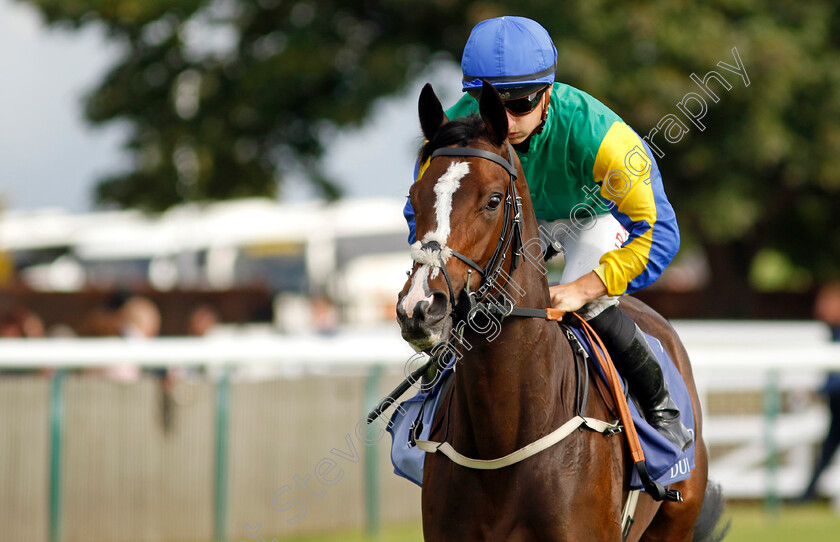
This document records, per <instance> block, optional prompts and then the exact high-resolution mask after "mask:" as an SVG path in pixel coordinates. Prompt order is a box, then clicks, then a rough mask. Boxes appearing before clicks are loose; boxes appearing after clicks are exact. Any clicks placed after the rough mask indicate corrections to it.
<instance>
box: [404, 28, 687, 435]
mask: <svg viewBox="0 0 840 542" xmlns="http://www.w3.org/2000/svg"><path fill="white" fill-rule="evenodd" d="M556 62H557V49H556V48H555V47H554V43H553V42H552V40H551V37H550V36H549V34H548V32H547V31H546V30H545V29H544V28H543V27H542V26H541V25H539V24H538V23H537V22H535V21H532V20H530V19H526V18H522V17H499V18H495V19H489V20H486V21H483V22H481V23H479V24H478V25H476V26H475V28H473V30H472V32H471V34H470V37H469V39H468V40H467V44H466V46H465V48H464V53H463V57H462V60H461V68H462V71H463V75H464V77H463V90H464V91H465V92H466V94H465V95H464V96H463V97H462V98H461V99H460V100H459V101H458V102H457V103H456V104H455V105H454V106H452V107H451V108H450V109H449V110H447V111H446V115H447V117H448V118H450V119H452V118H456V117H462V116H466V115H469V114H472V113H477V112H478V100H477V99H478V97H479V94H480V92H481V86H482V80H484V81H487V82H488V83H490V84H492V85H493V86H494V88H496V89H497V90H498V91H499V93H500V94H501V97H502V100H503V101H504V103H505V109H506V111H507V116H508V139H509V140H510V142H511V144H512V145H513V148H514V149H515V150H516V152H517V154H518V155H519V159H520V161H521V163H522V169H523V170H524V172H525V177H526V178H527V180H528V187H529V191H530V193H531V200H532V202H533V205H534V211H535V213H536V216H537V220H538V222H539V223H540V231H541V237H542V239H541V240H542V243H543V246H544V247H545V249H546V258H549V257H551V256H553V255H555V254H557V253H558V252H562V253H563V254H564V255H565V260H566V263H565V268H564V270H563V274H562V277H561V281H560V284H557V285H553V286H551V287H550V293H551V302H552V305H553V306H554V308H556V309H560V310H562V311H565V312H571V311H578V313H579V314H580V315H581V316H583V317H584V318H585V319H586V320H587V321H588V322H589V323H590V325H591V326H592V327H593V328H594V329H595V330H596V331H597V332H598V334H599V335H600V336H601V338H602V340H603V342H604V344H605V345H606V346H607V348H608V349H609V350H610V351H611V352H612V353H613V357H614V360H615V365H616V368H617V369H618V371H619V372H620V373H621V375H622V376H623V377H624V378H625V379H626V380H627V382H628V385H629V387H630V390H631V391H632V393H633V395H634V396H635V397H636V399H637V401H638V402H639V404H640V405H641V407H642V411H643V412H644V415H645V417H646V419H647V420H648V422H650V424H651V425H653V426H654V427H655V428H656V429H657V430H658V431H659V432H660V433H662V434H663V435H664V436H665V437H667V438H668V439H669V440H670V441H672V442H674V443H675V444H676V445H677V446H678V447H679V448H681V449H685V448H687V447H688V446H689V444H691V442H692V440H693V438H692V435H691V433H690V432H689V431H688V430H687V429H686V428H685V426H684V425H683V424H682V422H681V421H680V413H679V410H678V408H677V406H676V405H675V404H674V401H673V400H672V399H671V396H670V394H669V393H668V388H667V386H666V384H665V379H664V377H663V374H662V369H661V367H660V366H659V363H658V362H657V360H656V357H655V355H654V354H653V352H652V351H651V349H650V346H649V345H648V343H647V341H646V340H645V338H644V336H643V335H642V332H641V330H640V329H639V328H638V326H637V325H636V324H635V322H633V320H631V319H630V317H629V316H627V315H625V314H624V313H623V312H621V311H620V310H618V303H619V297H620V296H622V295H624V294H628V293H632V292H634V291H636V290H640V289H642V288H644V287H646V286H648V285H650V284H651V283H652V282H653V281H655V280H656V279H657V278H658V277H659V275H660V274H661V273H662V271H663V270H664V269H665V267H667V265H668V264H669V263H670V262H671V259H672V258H673V257H674V254H676V252H677V250H678V249H679V244H680V234H679V228H678V227H677V220H676V217H675V215H674V209H673V208H672V207H671V204H670V203H669V202H668V199H667V197H666V196H665V191H664V188H663V185H662V177H661V176H660V174H659V170H658V168H657V165H656V161H655V160H654V157H653V153H652V152H651V151H650V148H649V147H648V145H647V144H646V143H645V142H644V141H643V140H642V139H641V138H640V137H639V136H638V135H637V134H636V132H634V131H633V129H632V128H630V127H629V126H628V125H627V124H625V123H624V121H622V120H621V118H620V117H619V116H618V115H616V114H615V113H614V112H613V111H611V110H610V109H609V108H608V107H607V106H605V105H604V104H602V103H601V102H599V101H598V100H596V99H595V98H593V97H592V96H590V95H589V94H587V93H585V92H583V91H581V90H578V89H576V88H573V87H571V86H569V85H565V84H563V83H557V82H555V81H554V72H555V65H556ZM426 165H428V164H423V165H422V166H421V165H420V164H418V169H417V171H416V172H415V173H416V178H419V177H420V175H421V174H422V172H423V171H424V170H425V166H426ZM404 214H405V216H406V220H407V221H408V223H409V228H410V230H411V233H410V235H409V242H411V243H414V241H415V231H414V210H413V209H412V208H411V202H410V201H409V202H408V203H406V206H405V211H404Z"/></svg>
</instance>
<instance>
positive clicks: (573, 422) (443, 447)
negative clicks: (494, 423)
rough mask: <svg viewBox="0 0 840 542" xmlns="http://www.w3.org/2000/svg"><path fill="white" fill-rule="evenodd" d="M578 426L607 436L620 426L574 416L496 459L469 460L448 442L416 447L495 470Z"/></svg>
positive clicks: (459, 462)
mask: <svg viewBox="0 0 840 542" xmlns="http://www.w3.org/2000/svg"><path fill="white" fill-rule="evenodd" d="M580 426H584V427H587V428H588V429H592V430H593V431H597V432H599V433H606V434H608V435H612V434H614V433H618V432H619V431H620V430H621V424H620V422H618V421H615V422H612V423H608V422H605V421H602V420H596V419H595V418H586V417H584V416H575V417H574V418H572V419H570V420H569V421H567V422H566V423H564V424H563V425H561V426H560V427H558V428H557V429H555V430H554V431H553V432H551V433H549V434H548V435H546V436H544V437H542V438H541V439H539V440H536V441H534V442H532V443H531V444H528V445H527V446H525V447H524V448H520V449H518V450H516V451H515V452H512V453H510V454H508V455H506V456H504V457H500V458H498V459H472V458H469V457H467V456H465V455H462V454H460V453H458V452H457V451H456V450H455V448H453V447H452V445H451V444H449V443H448V442H434V441H431V440H418V441H417V447H418V448H420V449H421V450H423V451H424V452H428V453H430V454H433V453H437V452H440V453H442V454H443V455H445V456H446V457H448V458H449V459H451V460H452V461H453V462H454V463H456V464H457V465H461V466H462V467H468V468H471V469H479V470H495V469H501V468H502V467H507V466H508V465H513V464H514V463H519V462H520V461H522V460H523V459H527V458H529V457H531V456H532V455H535V454H538V453H540V452H542V451H543V450H545V449H547V448H550V447H552V446H554V445H555V444H557V443H558V442H560V441H561V440H563V439H564V438H566V437H568V436H569V435H570V434H572V432H574V430H575V429H577V428H578V427H580Z"/></svg>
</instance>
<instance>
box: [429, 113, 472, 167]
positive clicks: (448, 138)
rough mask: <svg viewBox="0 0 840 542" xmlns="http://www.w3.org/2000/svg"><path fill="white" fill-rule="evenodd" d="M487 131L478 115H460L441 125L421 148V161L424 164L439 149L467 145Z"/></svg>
mask: <svg viewBox="0 0 840 542" xmlns="http://www.w3.org/2000/svg"><path fill="white" fill-rule="evenodd" d="M482 132H486V130H485V129H484V121H483V120H482V119H481V117H479V116H478V115H475V114H473V115H469V116H467V117H459V118H457V119H455V120H453V121H450V122H447V123H446V124H444V125H443V126H441V128H440V130H438V131H437V133H436V134H435V135H434V136H433V137H432V139H431V140H430V141H427V142H426V144H425V145H423V148H422V149H421V150H420V163H421V164H422V163H423V162H425V161H426V160H428V159H429V157H430V156H431V155H432V153H433V152H435V151H436V150H438V149H441V148H443V147H449V146H451V145H458V146H459V147H466V146H467V144H468V143H469V142H470V141H472V140H473V139H475V138H476V137H478V136H479V135H482Z"/></svg>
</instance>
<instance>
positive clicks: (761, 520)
mask: <svg viewBox="0 0 840 542" xmlns="http://www.w3.org/2000/svg"><path fill="white" fill-rule="evenodd" d="M724 518H725V519H729V520H731V522H732V526H731V528H730V530H729V535H728V536H727V537H726V539H725V542H800V541H807V542H837V541H838V540H840V513H837V512H835V511H833V510H832V509H831V508H830V507H829V506H828V505H827V504H823V503H821V504H813V505H808V506H783V507H781V508H779V509H778V510H777V511H774V512H770V511H768V510H766V509H765V508H764V507H763V506H761V505H760V504H756V505H753V504H730V505H728V507H727V511H726V513H725V516H724ZM265 539H266V541H269V542H270V540H271V538H270V537H265ZM278 540H281V539H279V538H278ZM422 540H423V537H422V534H421V530H420V527H419V526H417V525H409V526H400V527H388V528H384V529H383V530H382V532H381V533H380V534H379V536H378V537H376V538H369V537H367V536H365V535H364V533H361V532H350V533H343V534H332V535H320V536H307V537H297V538H284V539H282V541H283V542H421V541H422Z"/></svg>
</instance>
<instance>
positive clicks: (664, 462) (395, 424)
mask: <svg viewBox="0 0 840 542" xmlns="http://www.w3.org/2000/svg"><path fill="white" fill-rule="evenodd" d="M571 329H572V331H573V332H574V333H575V335H576V336H577V337H578V340H580V342H581V344H582V345H583V346H584V348H585V349H586V350H587V354H588V355H589V356H590V357H591V358H593V359H594V357H593V355H592V346H591V345H590V344H589V342H588V340H586V338H585V336H584V335H583V333H582V332H581V331H580V330H579V329H577V328H574V327H572V328H571ZM645 338H646V339H647V341H648V344H650V346H651V349H652V350H653V352H654V353H655V354H656V356H657V358H658V359H659V363H660V364H661V365H662V372H663V374H664V375H665V380H666V382H667V383H668V391H669V392H670V393H671V396H672V398H673V399H674V402H675V403H676V404H677V406H678V407H679V409H680V412H681V415H682V420H683V423H684V424H685V426H686V428H688V430H689V431H690V432H691V434H692V435H694V410H693V408H692V406H691V398H690V396H689V395H688V388H687V387H686V385H685V382H684V381H683V379H682V377H681V376H680V374H679V371H677V368H676V366H675V365H674V362H673V361H672V360H671V357H670V356H669V355H668V353H667V352H666V351H665V349H664V348H663V347H662V344H661V343H660V342H659V340H657V339H656V338H654V337H651V336H649V335H647V334H645ZM594 365H595V366H597V365H598V364H597V362H596V363H594ZM597 371H598V373H599V374H600V375H601V377H602V378H603V377H604V375H603V373H602V372H601V370H600V367H598V368H597ZM451 377H452V366H451V365H450V366H449V367H447V368H446V369H445V370H444V372H443V374H442V376H441V377H440V378H438V380H437V381H436V383H435V385H434V386H433V387H432V389H430V390H426V391H420V392H418V393H417V394H416V395H415V396H414V397H412V398H410V399H408V400H406V401H403V402H402V403H400V406H399V408H397V409H396V411H395V412H394V414H393V415H392V416H391V420H390V423H389V424H388V432H389V433H391V439H392V440H391V463H393V465H394V473H395V474H397V475H398V476H402V477H403V478H405V479H407V480H410V481H412V482H414V483H415V484H417V485H418V486H419V485H422V481H423V464H424V461H425V459H426V452H424V451H422V450H420V449H419V448H417V447H416V446H414V445H413V444H412V441H411V438H410V437H411V428H412V426H413V425H414V423H415V421H416V420H418V419H419V420H420V422H421V423H422V425H421V430H420V434H419V436H418V439H419V440H428V438H429V434H430V433H431V429H432V421H433V420H434V416H435V413H436V412H437V410H438V408H439V407H440V403H441V401H442V400H443V395H444V394H443V393H441V392H442V390H443V389H445V388H446V382H447V380H448V379H449V378H451ZM622 385H623V386H624V388H625V390H626V383H625V382H623V381H622ZM625 393H626V391H625ZM628 403H629V407H630V413H631V414H632V416H633V420H634V422H635V424H636V431H637V432H638V434H639V440H640V441H641V444H642V449H643V450H644V452H645V463H646V464H647V469H648V473H649V474H650V477H651V478H652V479H654V480H656V481H657V482H659V483H661V484H662V485H663V486H667V485H670V484H673V483H675V482H679V481H682V480H685V479H687V478H689V477H690V476H691V470H692V469H694V443H692V444H691V445H690V446H689V447H688V448H687V449H686V450H685V451H682V450H679V449H678V448H677V446H675V445H674V444H673V443H672V442H671V441H670V440H668V439H667V438H665V437H664V436H662V434H660V433H659V432H658V431H657V430H656V429H654V428H653V427H652V426H651V425H650V424H649V423H648V422H647V421H646V420H645V419H644V417H643V416H642V415H641V413H639V410H638V408H636V405H635V404H634V402H633V401H628ZM606 421H610V420H606ZM559 445H561V446H562V443H560V444H559ZM630 487H631V489H643V488H642V484H641V481H640V480H639V475H638V473H637V472H636V471H635V469H634V470H633V475H632V477H631V479H630Z"/></svg>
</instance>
